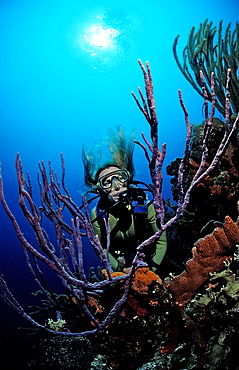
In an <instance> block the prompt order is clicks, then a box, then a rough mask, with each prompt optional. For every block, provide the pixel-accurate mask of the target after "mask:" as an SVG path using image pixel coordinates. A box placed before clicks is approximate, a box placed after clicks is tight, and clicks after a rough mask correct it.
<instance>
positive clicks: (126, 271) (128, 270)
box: [123, 267, 131, 274]
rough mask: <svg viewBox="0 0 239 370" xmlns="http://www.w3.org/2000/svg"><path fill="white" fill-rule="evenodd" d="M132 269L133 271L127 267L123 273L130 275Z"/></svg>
mask: <svg viewBox="0 0 239 370" xmlns="http://www.w3.org/2000/svg"><path fill="white" fill-rule="evenodd" d="M130 269H131V267H126V268H124V269H123V272H124V273H125V274H128V273H129V272H130Z"/></svg>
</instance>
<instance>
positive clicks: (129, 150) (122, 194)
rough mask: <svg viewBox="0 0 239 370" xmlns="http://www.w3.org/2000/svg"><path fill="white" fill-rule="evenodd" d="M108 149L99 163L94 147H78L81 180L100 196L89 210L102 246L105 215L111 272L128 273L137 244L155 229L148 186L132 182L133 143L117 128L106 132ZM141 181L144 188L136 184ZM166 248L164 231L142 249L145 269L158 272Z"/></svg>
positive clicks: (104, 234)
mask: <svg viewBox="0 0 239 370" xmlns="http://www.w3.org/2000/svg"><path fill="white" fill-rule="evenodd" d="M107 141H108V148H109V151H110V155H111V158H108V159H107V158H105V161H104V164H103V165H100V166H99V167H98V168H96V164H99V163H100V157H102V152H101V153H100V156H99V157H98V158H96V156H95V153H94V150H91V151H90V152H88V153H87V151H86V149H85V147H84V148H83V150H82V157H83V164H84V170H85V183H86V184H87V185H88V186H89V187H90V188H91V189H92V190H93V192H94V193H97V194H98V195H99V197H100V199H99V201H98V203H97V205H96V207H95V208H94V209H93V210H92V212H91V222H92V225H93V229H94V232H95V234H96V235H98V237H99V240H100V242H101V244H102V246H103V248H104V249H105V248H106V245H107V232H106V225H105V220H108V218H109V225H110V247H109V258H110V262H111V267H112V270H113V271H123V272H128V270H129V268H130V266H131V264H132V261H133V259H134V256H135V254H136V248H137V246H138V245H139V244H140V243H141V242H143V241H144V240H145V239H148V238H149V237H150V236H152V235H154V234H155V233H156V232H157V231H158V227H157V224H156V213H155V209H154V205H153V204H152V201H151V202H149V201H148V200H147V196H146V193H145V190H150V187H149V186H148V185H146V184H144V183H142V182H139V181H134V180H133V175H134V166H133V149H134V142H133V139H132V137H131V140H129V139H128V140H127V139H126V138H125V135H124V133H123V131H122V129H121V128H119V129H118V131H117V135H115V134H114V132H113V131H111V132H110V137H109V138H108V140H107ZM139 184H141V185H142V184H143V185H144V186H145V187H146V189H142V188H140V187H139V186H138V185H139ZM166 248H167V240H166V232H163V234H162V235H161V237H160V238H159V239H158V240H157V241H156V242H155V243H152V245H149V246H147V247H145V248H144V250H143V253H144V255H145V257H144V258H143V260H144V261H145V262H146V263H147V264H148V266H149V268H150V269H151V270H152V271H154V272H156V273H160V267H159V266H160V264H161V262H162V260H163V258H164V255H165V252H166Z"/></svg>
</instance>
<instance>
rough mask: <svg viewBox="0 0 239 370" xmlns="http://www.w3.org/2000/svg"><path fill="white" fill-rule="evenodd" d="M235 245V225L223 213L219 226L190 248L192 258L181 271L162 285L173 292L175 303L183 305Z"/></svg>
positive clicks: (238, 240)
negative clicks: (221, 224) (223, 216)
mask: <svg viewBox="0 0 239 370" xmlns="http://www.w3.org/2000/svg"><path fill="white" fill-rule="evenodd" d="M236 244H239V225H238V224H237V223H234V222H233V221H232V219H231V218H230V217H229V216H227V217H226V218H225V221H224V224H223V227H221V228H216V229H214V231H213V232H212V233H211V234H210V235H207V236H205V237H204V238H201V239H199V240H198V241H197V242H196V243H195V245H194V247H193V249H192V255H193V257H192V258H191V259H190V260H189V261H188V262H187V263H186V268H185V271H183V272H182V273H181V274H180V275H179V276H176V277H174V278H172V279H170V278H167V279H165V282H164V284H165V286H166V287H167V289H168V290H169V291H170V292H171V293H172V294H173V297H174V299H175V304H176V305H178V306H180V307H183V306H185V304H186V303H188V302H189V300H190V299H191V298H192V297H193V295H194V294H195V292H196V291H197V290H198V289H199V288H200V286H201V285H202V284H203V283H205V282H206V281H207V280H208V278H209V274H210V273H212V272H216V271H219V270H221V269H222V267H223V263H224V261H225V259H228V258H231V257H232V256H233V254H234V249H233V248H235V245H236Z"/></svg>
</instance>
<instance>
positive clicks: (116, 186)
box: [97, 165, 130, 202]
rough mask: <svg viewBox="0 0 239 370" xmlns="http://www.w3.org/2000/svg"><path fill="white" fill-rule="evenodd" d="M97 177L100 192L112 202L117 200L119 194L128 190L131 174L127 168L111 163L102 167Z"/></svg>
mask: <svg viewBox="0 0 239 370" xmlns="http://www.w3.org/2000/svg"><path fill="white" fill-rule="evenodd" d="M97 178H98V183H97V186H98V189H99V192H100V193H101V194H102V195H103V196H106V197H107V198H108V200H109V201H110V202H117V201H118V200H119V194H120V193H122V192H124V191H126V190H127V184H128V181H129V179H130V174H129V172H128V171H127V170H126V169H125V168H123V169H122V168H119V167H117V166H114V165H110V166H107V167H104V168H102V169H100V170H99V171H98V174H97Z"/></svg>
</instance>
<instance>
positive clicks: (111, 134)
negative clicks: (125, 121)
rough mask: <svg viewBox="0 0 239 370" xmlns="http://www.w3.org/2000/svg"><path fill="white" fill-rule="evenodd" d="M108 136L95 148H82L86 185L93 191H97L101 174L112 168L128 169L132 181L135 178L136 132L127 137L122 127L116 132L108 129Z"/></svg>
mask: <svg viewBox="0 0 239 370" xmlns="http://www.w3.org/2000/svg"><path fill="white" fill-rule="evenodd" d="M107 133H108V136H107V137H106V138H104V139H102V140H101V141H100V142H99V144H98V145H96V146H95V147H94V148H92V149H90V150H87V148H86V145H84V146H83V147H82V161H83V165H84V175H85V184H86V185H87V186H89V187H90V188H91V189H93V190H96V189H97V182H98V175H99V173H100V172H101V171H102V170H103V169H105V168H107V167H110V166H116V167H119V168H126V169H127V170H128V172H129V173H130V179H131V180H132V179H133V176H134V165H133V152H134V139H135V137H136V134H135V132H132V133H131V134H130V135H129V136H126V135H125V133H124V132H123V130H122V127H117V128H116V129H115V130H112V129H107Z"/></svg>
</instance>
